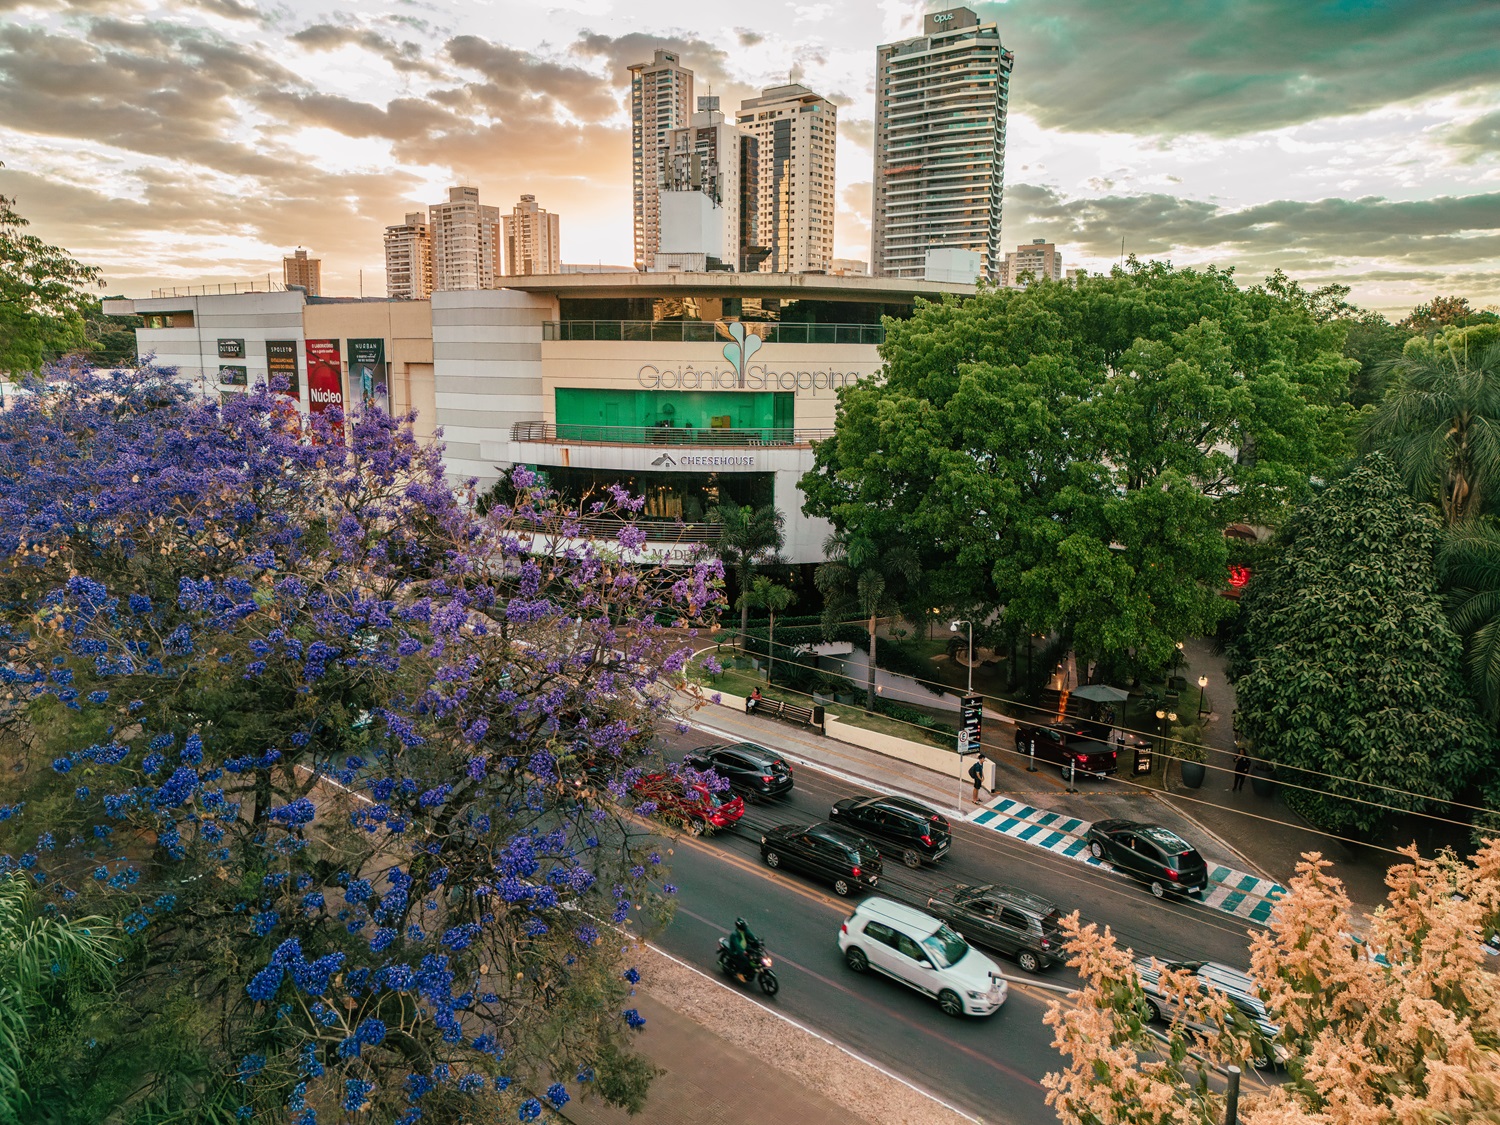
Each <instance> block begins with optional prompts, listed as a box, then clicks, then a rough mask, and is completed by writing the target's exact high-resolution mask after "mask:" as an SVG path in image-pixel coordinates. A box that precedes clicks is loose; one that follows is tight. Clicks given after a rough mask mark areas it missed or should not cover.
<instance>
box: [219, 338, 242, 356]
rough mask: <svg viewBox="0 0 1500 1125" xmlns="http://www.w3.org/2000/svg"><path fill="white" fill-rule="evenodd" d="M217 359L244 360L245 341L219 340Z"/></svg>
mask: <svg viewBox="0 0 1500 1125" xmlns="http://www.w3.org/2000/svg"><path fill="white" fill-rule="evenodd" d="M219 358H220V359H244V358H245V341H244V340H220V341H219Z"/></svg>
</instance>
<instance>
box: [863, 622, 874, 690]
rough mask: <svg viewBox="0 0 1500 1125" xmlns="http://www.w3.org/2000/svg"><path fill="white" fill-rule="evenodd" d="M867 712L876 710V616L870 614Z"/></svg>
mask: <svg viewBox="0 0 1500 1125" xmlns="http://www.w3.org/2000/svg"><path fill="white" fill-rule="evenodd" d="M865 710H867V711H874V710H875V615H874V614H873V613H872V614H870V666H869V667H868V668H867V669H865Z"/></svg>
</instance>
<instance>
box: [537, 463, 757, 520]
mask: <svg viewBox="0 0 1500 1125" xmlns="http://www.w3.org/2000/svg"><path fill="white" fill-rule="evenodd" d="M537 471H538V472H539V473H541V474H543V475H544V476H545V478H546V480H547V483H548V484H549V485H550V486H551V487H552V488H555V489H556V490H557V491H558V492H559V493H560V494H561V495H562V496H564V497H567V498H568V499H570V500H579V499H582V498H584V497H586V496H589V495H591V494H599V493H602V492H603V491H604V489H605V488H607V487H608V486H609V485H612V484H618V485H620V486H621V487H622V488H624V489H625V490H626V491H627V492H629V493H630V494H631V495H632V496H642V497H644V498H645V501H646V505H645V507H644V508H643V509H642V511H641V514H642V515H643V516H645V517H646V518H647V519H651V520H671V521H676V520H682V521H683V522H684V523H702V522H704V521H705V520H706V519H707V517H708V512H709V510H710V509H712V508H714V507H715V506H717V505H719V504H739V505H741V506H744V505H749V506H750V507H754V508H761V507H765V506H766V505H768V504H770V503H772V502H773V499H774V496H775V474H774V473H653V472H640V473H632V472H626V471H624V470H613V469H571V468H557V467H555V466H551V465H544V466H541V467H539V468H538V470H537Z"/></svg>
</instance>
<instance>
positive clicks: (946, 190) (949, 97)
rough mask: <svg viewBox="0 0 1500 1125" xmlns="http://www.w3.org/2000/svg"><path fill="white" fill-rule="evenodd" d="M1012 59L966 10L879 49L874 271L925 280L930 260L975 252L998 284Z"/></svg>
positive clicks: (939, 16) (994, 33)
mask: <svg viewBox="0 0 1500 1125" xmlns="http://www.w3.org/2000/svg"><path fill="white" fill-rule="evenodd" d="M1014 61H1015V60H1014V56H1013V55H1012V53H1011V52H1010V51H1008V50H1006V49H1005V48H1004V47H1003V46H1001V44H1000V31H999V28H998V26H997V25H996V24H994V23H980V22H979V17H978V16H977V15H975V14H974V13H973V12H971V11H970V10H969V9H968V8H951V9H949V10H947V11H943V12H933V13H931V14H930V15H928V16H926V17H924V20H923V34H922V35H921V36H920V37H918V38H916V39H907V40H905V41H903V42H901V43H889V44H886V45H884V46H882V47H877V48H876V50H875V188H874V207H873V214H872V227H871V237H870V272H871V273H872V274H874V275H875V276H877V277H907V278H920V277H922V276H923V269H924V266H925V263H926V259H927V251H928V250H932V249H939V248H951V249H961V250H971V251H974V252H976V253H978V254H979V255H980V261H981V267H982V269H983V273H984V276H985V277H987V278H990V279H992V280H994V279H998V277H999V275H1000V266H1001V261H1000V210H1001V201H1002V197H1003V191H1004V185H1005V113H1006V103H1007V100H1008V98H1009V93H1010V72H1011V67H1012V65H1013V63H1014Z"/></svg>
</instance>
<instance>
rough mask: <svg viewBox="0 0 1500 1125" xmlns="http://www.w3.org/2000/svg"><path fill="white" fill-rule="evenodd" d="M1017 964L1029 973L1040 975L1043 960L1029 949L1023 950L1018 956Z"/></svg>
mask: <svg viewBox="0 0 1500 1125" xmlns="http://www.w3.org/2000/svg"><path fill="white" fill-rule="evenodd" d="M1016 964H1017V965H1019V966H1021V968H1022V969H1023V970H1024V971H1026V972H1028V973H1039V972H1041V970H1042V962H1041V958H1039V957H1038V956H1037V955H1036V954H1035V953H1033V952H1031V950H1029V949H1023V950H1021V952H1019V953H1017V954H1016Z"/></svg>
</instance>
